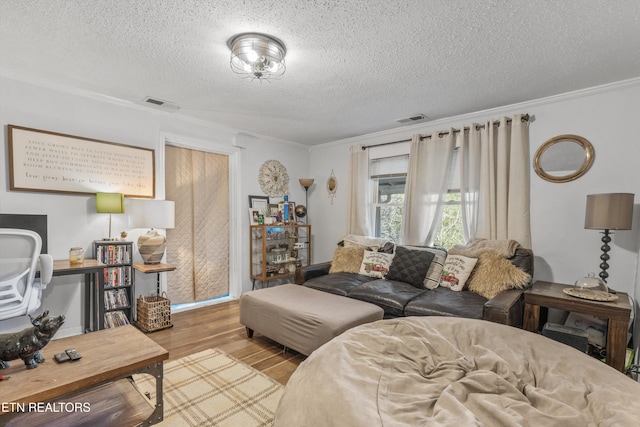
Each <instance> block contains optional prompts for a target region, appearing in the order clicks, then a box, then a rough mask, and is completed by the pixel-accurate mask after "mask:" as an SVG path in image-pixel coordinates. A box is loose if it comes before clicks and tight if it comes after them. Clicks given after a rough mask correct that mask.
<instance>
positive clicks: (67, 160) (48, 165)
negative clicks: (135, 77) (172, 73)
mask: <svg viewBox="0 0 640 427" xmlns="http://www.w3.org/2000/svg"><path fill="white" fill-rule="evenodd" d="M8 128H9V132H8V133H9V179H10V188H11V190H24V191H43V192H55V193H80V194H95V193H98V192H104V193H122V194H124V195H125V196H128V197H148V198H154V197H155V160H154V151H153V150H152V149H149V148H140V147H134V146H131V145H124V144H117V143H115V142H106V141H100V140H97V139H89V138H82V137H79V136H73V135H65V134H61V133H55V132H47V131H43V130H38V129H30V128H25V127H20V126H14V125H9V126H8Z"/></svg>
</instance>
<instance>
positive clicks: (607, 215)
mask: <svg viewBox="0 0 640 427" xmlns="http://www.w3.org/2000/svg"><path fill="white" fill-rule="evenodd" d="M633 198H634V194H632V193H605V194H590V195H588V196H587V210H586V215H585V220H584V228H587V229H596V230H630V229H631V223H632V220H633Z"/></svg>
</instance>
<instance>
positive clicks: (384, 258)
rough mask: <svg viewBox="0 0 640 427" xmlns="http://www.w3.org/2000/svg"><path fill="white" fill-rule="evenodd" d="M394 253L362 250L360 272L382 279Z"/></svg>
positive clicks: (387, 270)
mask: <svg viewBox="0 0 640 427" xmlns="http://www.w3.org/2000/svg"><path fill="white" fill-rule="evenodd" d="M393 256H394V254H387V253H384V252H375V251H364V257H363V258H362V264H360V274H364V275H365V276H371V277H375V278H378V279H382V278H383V277H384V276H386V275H387V273H388V272H389V267H390V266H391V263H392V262H393Z"/></svg>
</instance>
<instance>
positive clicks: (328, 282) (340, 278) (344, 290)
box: [304, 273, 377, 297]
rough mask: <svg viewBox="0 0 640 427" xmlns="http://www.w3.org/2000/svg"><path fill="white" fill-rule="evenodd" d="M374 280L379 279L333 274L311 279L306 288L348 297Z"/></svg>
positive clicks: (351, 274) (349, 274)
mask: <svg viewBox="0 0 640 427" xmlns="http://www.w3.org/2000/svg"><path fill="white" fill-rule="evenodd" d="M372 280H377V279H376V278H375V277H369V276H364V275H362V274H355V273H333V274H325V275H324V276H319V277H314V278H313V279H309V280H307V281H306V282H304V286H306V287H309V288H313V289H317V290H319V291H325V292H329V293H332V294H335V295H341V296H343V297H346V296H347V295H349V292H350V291H351V290H352V289H353V288H355V287H357V286H360V285H362V284H363V283H367V282H371V281H372Z"/></svg>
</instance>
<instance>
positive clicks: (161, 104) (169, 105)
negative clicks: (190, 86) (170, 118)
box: [142, 96, 180, 112]
mask: <svg viewBox="0 0 640 427" xmlns="http://www.w3.org/2000/svg"><path fill="white" fill-rule="evenodd" d="M142 104H143V105H147V106H151V107H156V108H159V109H161V110H165V111H171V112H174V111H178V110H179V109H180V107H179V106H178V105H177V104H174V103H173V102H170V101H164V100H162V99H158V98H152V97H150V96H147V97H146V98H145V99H143V100H142Z"/></svg>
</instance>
